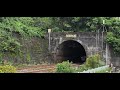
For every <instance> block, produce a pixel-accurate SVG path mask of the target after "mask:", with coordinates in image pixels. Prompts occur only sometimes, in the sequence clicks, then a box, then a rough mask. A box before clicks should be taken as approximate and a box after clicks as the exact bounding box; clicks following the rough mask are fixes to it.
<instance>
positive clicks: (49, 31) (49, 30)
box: [48, 29, 51, 51]
mask: <svg viewBox="0 0 120 90" xmlns="http://www.w3.org/2000/svg"><path fill="white" fill-rule="evenodd" d="M50 33H51V29H48V34H49V47H48V50H49V51H50V49H51V47H50Z"/></svg>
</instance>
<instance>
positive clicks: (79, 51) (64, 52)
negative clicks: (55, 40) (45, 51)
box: [56, 40, 86, 64]
mask: <svg viewBox="0 0 120 90" xmlns="http://www.w3.org/2000/svg"><path fill="white" fill-rule="evenodd" d="M56 57H57V60H59V61H60V62H62V61H66V60H69V61H70V62H72V63H77V64H83V63H84V62H85V61H86V52H85V49H84V47H83V46H82V45H81V44H80V43H79V42H77V41H74V40H67V41H64V42H63V43H61V44H60V45H59V46H58V48H57V53H56Z"/></svg>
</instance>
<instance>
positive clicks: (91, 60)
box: [76, 54, 103, 72]
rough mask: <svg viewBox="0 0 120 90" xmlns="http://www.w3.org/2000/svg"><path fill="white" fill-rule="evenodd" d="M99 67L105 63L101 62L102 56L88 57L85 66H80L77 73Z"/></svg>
mask: <svg viewBox="0 0 120 90" xmlns="http://www.w3.org/2000/svg"><path fill="white" fill-rule="evenodd" d="M99 66H103V62H102V61H101V58H100V55H99V54H95V55H93V56H90V57H88V58H87V60H86V62H85V64H83V65H80V66H79V68H78V69H77V70H76V71H77V72H82V71H86V70H88V69H93V68H97V67H99Z"/></svg>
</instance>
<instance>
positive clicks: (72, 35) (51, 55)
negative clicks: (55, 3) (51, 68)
mask: <svg viewBox="0 0 120 90" xmlns="http://www.w3.org/2000/svg"><path fill="white" fill-rule="evenodd" d="M105 34H106V33H104V37H103V39H105ZM98 36H99V37H98ZM15 37H17V38H18V40H19V42H20V43H21V44H22V48H21V50H22V52H23V53H22V55H21V57H19V56H15V57H14V58H13V57H10V56H9V55H7V54H6V56H5V59H6V60H12V61H13V62H15V63H35V64H37V63H44V62H46V63H55V62H58V61H59V60H56V57H57V55H56V54H57V52H58V50H59V49H58V47H59V46H60V45H61V44H63V43H64V42H65V41H68V40H73V41H76V42H78V43H79V44H81V45H82V46H83V48H84V49H85V52H86V56H90V55H93V54H96V53H99V54H100V55H101V56H102V57H103V59H104V60H105V58H106V44H105V43H103V47H102V34H101V33H100V34H99V35H98V34H96V33H95V32H52V33H51V35H50V47H51V49H50V51H49V50H48V42H49V36H48V33H47V34H46V35H45V37H44V38H38V37H33V38H21V37H19V36H18V35H15ZM110 49H111V48H110V47H109V46H108V59H109V60H108V62H109V63H110V62H112V63H113V64H114V65H116V66H120V57H119V55H117V56H116V55H114V54H113V51H111V50H110Z"/></svg>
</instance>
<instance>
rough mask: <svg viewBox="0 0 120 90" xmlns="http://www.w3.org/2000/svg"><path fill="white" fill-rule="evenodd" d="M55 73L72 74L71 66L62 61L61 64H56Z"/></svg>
mask: <svg viewBox="0 0 120 90" xmlns="http://www.w3.org/2000/svg"><path fill="white" fill-rule="evenodd" d="M56 72H57V73H73V72H74V68H73V67H72V66H71V63H70V62H69V61H63V62H62V63H58V64H57V68H56Z"/></svg>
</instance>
